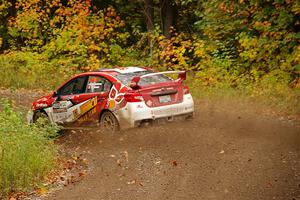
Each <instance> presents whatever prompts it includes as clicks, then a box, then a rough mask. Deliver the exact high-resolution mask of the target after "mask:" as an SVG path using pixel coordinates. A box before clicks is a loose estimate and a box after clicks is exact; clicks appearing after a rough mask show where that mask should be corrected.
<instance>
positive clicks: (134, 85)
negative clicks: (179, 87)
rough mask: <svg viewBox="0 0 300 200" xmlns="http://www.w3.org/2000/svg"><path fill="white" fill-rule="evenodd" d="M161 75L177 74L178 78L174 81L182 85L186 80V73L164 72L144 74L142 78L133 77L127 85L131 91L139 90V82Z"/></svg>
mask: <svg viewBox="0 0 300 200" xmlns="http://www.w3.org/2000/svg"><path fill="white" fill-rule="evenodd" d="M161 74H178V78H177V79H176V80H175V81H176V82H179V83H182V82H183V81H184V80H186V71H165V72H155V73H150V74H145V75H142V76H135V77H133V78H132V79H131V82H130V84H129V87H131V88H132V89H138V88H139V85H138V84H139V82H140V80H141V79H142V78H146V77H149V76H157V75H161Z"/></svg>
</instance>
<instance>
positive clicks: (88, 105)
mask: <svg viewBox="0 0 300 200" xmlns="http://www.w3.org/2000/svg"><path fill="white" fill-rule="evenodd" d="M96 105H97V96H95V97H94V98H92V99H89V100H88V101H87V102H86V103H84V104H83V105H81V106H80V108H79V109H80V113H81V114H84V113H86V112H87V111H89V110H91V109H92V108H93V107H95V106H96Z"/></svg>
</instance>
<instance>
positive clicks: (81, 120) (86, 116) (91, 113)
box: [78, 107, 97, 123]
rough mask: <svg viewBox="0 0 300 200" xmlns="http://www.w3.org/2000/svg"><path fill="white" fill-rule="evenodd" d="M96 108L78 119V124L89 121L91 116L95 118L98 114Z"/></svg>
mask: <svg viewBox="0 0 300 200" xmlns="http://www.w3.org/2000/svg"><path fill="white" fill-rule="evenodd" d="M96 111H97V110H96V107H94V108H93V109H92V110H90V111H88V112H87V113H85V114H84V115H83V116H82V117H80V118H79V119H78V122H80V123H81V122H84V121H87V120H88V119H89V118H90V117H91V116H93V115H94V114H95V113H96Z"/></svg>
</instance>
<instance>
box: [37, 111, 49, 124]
mask: <svg viewBox="0 0 300 200" xmlns="http://www.w3.org/2000/svg"><path fill="white" fill-rule="evenodd" d="M36 122H39V123H42V124H50V120H49V117H48V115H47V114H46V113H45V112H43V111H37V112H36V113H35V114H34V115H33V123H36Z"/></svg>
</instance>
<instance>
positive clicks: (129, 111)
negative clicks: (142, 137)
mask: <svg viewBox="0 0 300 200" xmlns="http://www.w3.org/2000/svg"><path fill="white" fill-rule="evenodd" d="M193 113H194V101H193V98H192V96H191V95H190V94H186V95H184V97H183V101H182V102H181V103H178V104H171V105H166V106H159V107H153V108H151V107H148V106H147V105H146V104H145V102H135V103H127V105H126V106H125V107H124V108H122V109H120V110H118V111H117V112H116V113H115V114H116V116H117V118H118V120H119V123H120V126H121V128H122V129H126V128H133V127H137V126H139V125H140V123H141V122H142V121H147V120H151V121H153V120H157V119H161V118H166V119H173V117H176V116H183V115H187V116H189V115H193Z"/></svg>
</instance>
